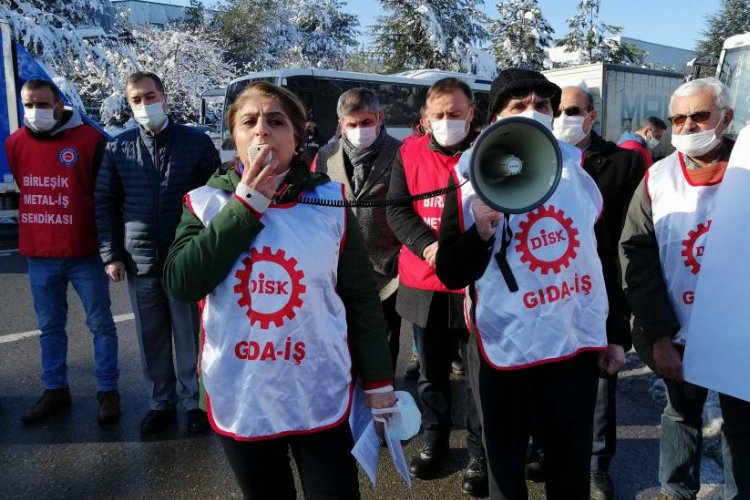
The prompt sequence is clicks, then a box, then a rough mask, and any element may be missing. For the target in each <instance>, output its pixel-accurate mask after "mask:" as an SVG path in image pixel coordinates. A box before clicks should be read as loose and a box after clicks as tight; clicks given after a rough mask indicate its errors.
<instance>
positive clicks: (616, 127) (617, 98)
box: [543, 63, 684, 156]
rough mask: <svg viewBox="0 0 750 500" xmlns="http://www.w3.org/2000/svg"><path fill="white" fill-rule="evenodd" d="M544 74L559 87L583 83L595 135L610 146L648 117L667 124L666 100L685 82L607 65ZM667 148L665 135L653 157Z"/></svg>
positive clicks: (675, 75)
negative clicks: (591, 104)
mask: <svg viewBox="0 0 750 500" xmlns="http://www.w3.org/2000/svg"><path fill="white" fill-rule="evenodd" d="M543 73H544V75H545V76H546V77H547V78H548V79H549V80H550V81H552V82H554V83H556V84H557V85H558V86H560V87H567V86H571V85H579V84H580V83H581V82H585V84H586V86H587V87H588V89H589V92H590V93H591V94H592V96H593V98H594V108H595V109H596V112H597V119H596V123H595V124H594V131H595V132H596V133H598V134H599V135H601V136H602V137H603V138H604V139H605V140H608V141H613V142H617V140H618V139H619V138H620V135H622V133H623V132H625V131H626V130H631V131H633V130H636V129H637V128H638V126H639V125H640V123H641V122H642V121H643V120H644V119H646V118H648V117H649V116H656V117H657V118H661V119H662V120H664V121H665V122H666V121H667V117H668V116H669V98H670V96H671V95H672V93H673V92H674V91H675V89H676V88H677V87H679V86H680V85H681V84H682V83H683V81H684V76H683V75H682V73H673V72H670V71H661V70H655V69H648V68H637V67H633V66H623V65H619V64H609V63H594V64H585V65H581V66H572V67H568V68H561V69H552V70H547V71H544V72H543ZM669 144H670V140H669V137H667V136H666V135H665V139H663V140H662V141H661V144H660V145H659V146H658V147H657V148H656V149H655V150H654V155H655V156H663V155H664V154H665V153H667V152H668V151H669V150H670V146H669ZM662 150H663V151H662Z"/></svg>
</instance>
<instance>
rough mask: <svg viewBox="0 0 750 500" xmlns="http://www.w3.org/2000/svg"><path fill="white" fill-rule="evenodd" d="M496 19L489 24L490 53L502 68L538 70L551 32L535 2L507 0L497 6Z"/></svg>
mask: <svg viewBox="0 0 750 500" xmlns="http://www.w3.org/2000/svg"><path fill="white" fill-rule="evenodd" d="M497 12H498V14H499V19H498V20H496V21H492V22H490V27H489V31H490V41H491V42H492V52H493V53H494V55H495V60H496V61H497V64H498V66H500V67H502V68H529V69H536V70H541V69H542V68H543V66H544V60H545V58H546V53H545V51H544V48H545V47H549V46H550V45H552V33H554V30H553V29H552V27H551V26H550V24H549V23H548V22H547V20H546V19H544V17H543V16H542V11H541V9H540V8H539V5H537V0H508V1H506V2H500V3H498V4H497Z"/></svg>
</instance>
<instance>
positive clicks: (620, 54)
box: [556, 0, 645, 64]
mask: <svg viewBox="0 0 750 500" xmlns="http://www.w3.org/2000/svg"><path fill="white" fill-rule="evenodd" d="M599 4H600V0H580V1H579V2H578V7H577V9H576V12H575V14H574V15H573V16H572V17H570V18H568V19H567V20H566V23H567V24H568V28H569V29H570V31H569V32H568V34H567V35H565V36H564V37H563V38H561V39H560V40H558V41H557V42H556V44H557V45H558V46H561V47H565V52H580V54H581V59H580V60H579V61H578V63H579V64H588V63H592V62H609V63H633V64H640V63H641V62H642V61H643V57H644V55H645V54H644V52H643V51H642V50H640V49H638V48H637V47H634V46H633V45H630V44H627V43H623V42H620V41H618V40H615V39H613V38H611V37H610V38H607V35H613V36H614V35H618V34H619V33H620V32H622V28H621V27H620V26H614V25H612V24H607V23H604V22H600V21H599Z"/></svg>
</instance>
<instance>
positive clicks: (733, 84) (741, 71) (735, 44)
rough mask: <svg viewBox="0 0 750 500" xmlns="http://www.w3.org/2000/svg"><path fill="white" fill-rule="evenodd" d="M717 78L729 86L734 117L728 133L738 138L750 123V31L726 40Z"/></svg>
mask: <svg viewBox="0 0 750 500" xmlns="http://www.w3.org/2000/svg"><path fill="white" fill-rule="evenodd" d="M716 78H718V79H719V80H721V81H722V82H724V84H725V85H726V86H727V87H729V95H730V97H731V102H732V104H731V106H732V107H733V108H734V119H733V120H732V124H731V125H730V126H729V128H728V129H727V132H726V133H727V135H728V136H730V137H732V138H736V137H737V134H738V133H739V132H740V130H741V129H742V127H744V126H746V125H750V33H743V34H741V35H735V36H731V37H729V38H727V39H726V40H725V41H724V46H723V47H722V49H721V56H720V57H719V66H718V67H717V69H716Z"/></svg>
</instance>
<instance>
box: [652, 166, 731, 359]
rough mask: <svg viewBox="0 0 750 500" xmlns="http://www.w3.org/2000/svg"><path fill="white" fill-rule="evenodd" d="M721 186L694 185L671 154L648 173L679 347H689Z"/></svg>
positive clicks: (664, 272) (656, 229) (662, 263)
mask: <svg viewBox="0 0 750 500" xmlns="http://www.w3.org/2000/svg"><path fill="white" fill-rule="evenodd" d="M720 184H721V183H714V184H694V183H692V181H690V180H689V179H688V176H687V172H686V167H685V163H684V161H683V159H682V155H680V154H679V153H677V152H674V153H672V154H671V155H669V156H668V157H666V158H664V159H663V160H661V161H660V162H657V163H656V164H654V165H653V166H652V167H651V168H650V169H648V170H647V171H646V190H647V192H648V195H649V197H650V198H651V214H652V218H653V221H654V230H655V232H656V242H657V244H658V245H659V260H660V261H661V269H662V274H663V275H664V281H665V283H666V285H667V291H668V292H669V298H670V300H671V302H672V307H673V308H674V312H675V314H676V315H677V320H678V321H679V322H680V325H681V326H680V330H679V331H678V332H677V335H676V336H675V337H674V339H673V340H674V341H675V342H678V343H682V344H684V343H685V340H686V337H685V332H686V328H685V327H686V326H687V323H688V320H689V319H690V311H691V306H692V304H693V295H694V293H695V284H696V281H697V280H698V272H699V271H700V268H701V264H700V262H701V259H702V257H703V249H704V247H705V245H706V235H707V233H708V231H709V229H710V228H711V213H712V212H713V209H714V204H715V203H716V196H715V195H716V192H717V191H718V190H719V185H720Z"/></svg>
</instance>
